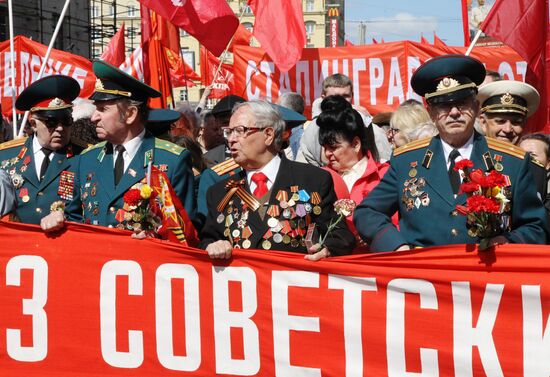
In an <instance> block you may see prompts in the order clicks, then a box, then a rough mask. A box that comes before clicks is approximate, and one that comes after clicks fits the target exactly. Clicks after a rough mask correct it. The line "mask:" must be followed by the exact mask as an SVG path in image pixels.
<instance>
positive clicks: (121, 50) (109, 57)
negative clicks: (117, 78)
mask: <svg viewBox="0 0 550 377" xmlns="http://www.w3.org/2000/svg"><path fill="white" fill-rule="evenodd" d="M101 60H103V61H105V62H107V63H109V64H112V65H114V66H115V67H118V66H119V65H121V64H122V63H124V61H125V60H126V44H125V42H124V22H123V23H122V25H121V26H120V29H118V31H117V32H116V34H115V35H113V37H112V38H111V40H110V41H109V44H108V45H107V47H106V48H105V51H103V54H101Z"/></svg>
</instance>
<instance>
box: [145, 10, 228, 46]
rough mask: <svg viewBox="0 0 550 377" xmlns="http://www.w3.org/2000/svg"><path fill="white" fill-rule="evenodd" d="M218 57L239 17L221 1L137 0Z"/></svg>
mask: <svg viewBox="0 0 550 377" xmlns="http://www.w3.org/2000/svg"><path fill="white" fill-rule="evenodd" d="M139 1H140V2H141V4H143V5H145V6H146V7H148V8H150V9H152V10H154V11H156V12H158V14H159V15H161V16H162V17H163V18H165V19H166V20H168V21H170V22H171V23H173V24H174V25H176V26H177V27H179V28H182V29H183V30H185V31H186V32H188V33H189V34H191V35H192V36H194V37H195V38H197V40H198V41H199V42H200V43H202V44H203V45H204V46H205V47H206V48H207V49H208V50H210V51H212V53H213V54H215V55H216V56H220V55H221V53H222V52H223V50H224V49H225V47H226V46H227V44H228V43H229V41H230V39H231V36H232V35H233V34H235V30H237V27H238V26H239V20H238V19H237V17H235V14H234V13H233V11H232V10H231V8H230V7H229V5H228V4H227V2H226V1H225V0H186V1H184V0H139Z"/></svg>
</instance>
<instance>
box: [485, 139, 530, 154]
mask: <svg viewBox="0 0 550 377" xmlns="http://www.w3.org/2000/svg"><path fill="white" fill-rule="evenodd" d="M485 140H487V146H489V148H491V149H494V150H496V151H499V152H502V153H506V154H508V155H510V156H514V157H517V158H521V159H523V158H524V157H525V153H526V152H525V151H524V150H523V149H521V148H520V147H517V146H515V145H514V144H510V143H508V142H506V141H502V140H498V139H493V138H490V137H485Z"/></svg>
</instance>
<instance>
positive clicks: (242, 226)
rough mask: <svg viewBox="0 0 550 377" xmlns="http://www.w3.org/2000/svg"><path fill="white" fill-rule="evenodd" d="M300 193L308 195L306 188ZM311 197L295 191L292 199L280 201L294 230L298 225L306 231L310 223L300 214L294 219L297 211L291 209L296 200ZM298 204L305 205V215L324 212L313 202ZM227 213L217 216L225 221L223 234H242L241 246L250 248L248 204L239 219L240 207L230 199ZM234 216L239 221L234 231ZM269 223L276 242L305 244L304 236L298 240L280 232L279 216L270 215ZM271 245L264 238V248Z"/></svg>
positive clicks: (236, 245)
mask: <svg viewBox="0 0 550 377" xmlns="http://www.w3.org/2000/svg"><path fill="white" fill-rule="evenodd" d="M300 193H301V194H302V195H303V194H305V195H307V193H305V191H304V190H300ZM309 198H310V197H309V195H307V196H306V197H300V195H299V194H298V193H294V194H293V195H292V196H291V198H290V200H288V201H285V200H281V201H280V202H279V207H280V208H282V209H283V218H284V219H285V220H288V221H289V224H290V227H291V228H292V229H293V230H294V229H296V226H298V227H299V228H300V229H302V230H304V233H305V229H306V228H307V226H308V225H309V224H308V221H307V220H306V218H305V216H300V219H298V220H294V217H296V215H297V213H296V211H291V210H290V209H291V208H292V207H294V205H296V202H297V201H298V200H302V201H304V202H305V201H309ZM298 206H303V210H304V211H305V214H304V215H308V214H309V213H311V212H313V213H314V214H315V215H320V214H321V212H322V210H321V207H320V206H319V205H312V204H311V203H299V204H297V205H296V207H297V208H298ZM226 213H227V216H226V215H224V214H223V213H220V214H219V215H218V217H217V218H216V221H217V222H218V223H219V224H221V223H223V222H224V221H225V230H224V233H223V235H224V236H225V237H227V238H229V236H230V235H231V236H232V239H233V240H235V239H238V238H239V237H240V236H241V235H242V236H243V237H244V238H245V240H244V241H243V242H242V244H241V246H242V248H243V249H249V248H250V246H252V243H251V242H250V240H249V239H248V237H250V235H251V234H252V233H251V232H250V234H246V233H247V232H246V230H247V228H248V227H247V226H246V221H247V220H248V209H246V204H244V205H243V213H242V215H240V219H239V212H238V209H237V208H236V207H235V208H234V207H233V201H230V202H229V203H228V206H227V210H226ZM293 215H294V217H293ZM233 217H235V218H236V219H237V220H238V222H237V227H238V229H233V231H231V230H230V229H229V227H230V225H231V224H232V223H233V221H234V219H233ZM267 225H268V226H269V230H268V233H269V232H270V231H271V232H273V242H275V243H281V242H282V243H284V244H286V245H288V244H290V246H291V247H294V248H296V247H298V246H300V245H301V246H305V240H304V238H303V236H302V238H301V239H300V240H298V239H297V238H293V237H291V236H290V235H288V234H284V235H283V234H281V233H279V232H280V231H281V230H283V226H282V225H281V222H280V221H279V220H278V219H277V218H275V217H270V218H269V219H268V220H267ZM233 244H234V245H233V247H235V248H239V247H240V246H239V244H238V243H237V242H233ZM271 247H272V244H271V242H270V241H269V240H268V239H264V240H263V241H262V248H263V249H264V250H270V249H271Z"/></svg>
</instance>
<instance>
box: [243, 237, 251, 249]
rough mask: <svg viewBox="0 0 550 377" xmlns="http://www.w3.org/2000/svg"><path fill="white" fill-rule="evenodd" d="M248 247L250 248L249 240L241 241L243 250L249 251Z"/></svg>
mask: <svg viewBox="0 0 550 377" xmlns="http://www.w3.org/2000/svg"><path fill="white" fill-rule="evenodd" d="M250 246H252V242H250V240H249V239H246V240H244V241H243V249H250Z"/></svg>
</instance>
